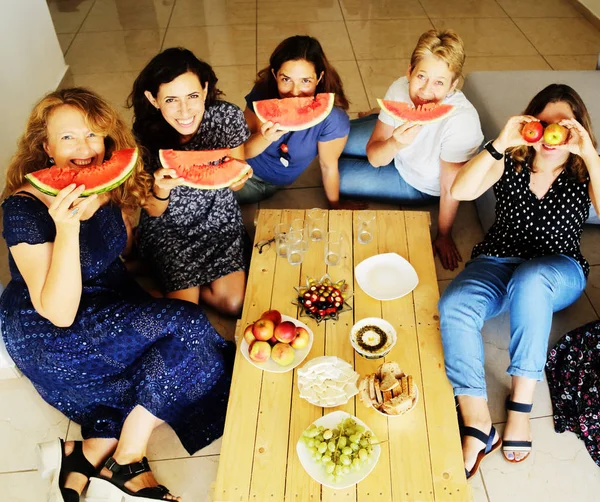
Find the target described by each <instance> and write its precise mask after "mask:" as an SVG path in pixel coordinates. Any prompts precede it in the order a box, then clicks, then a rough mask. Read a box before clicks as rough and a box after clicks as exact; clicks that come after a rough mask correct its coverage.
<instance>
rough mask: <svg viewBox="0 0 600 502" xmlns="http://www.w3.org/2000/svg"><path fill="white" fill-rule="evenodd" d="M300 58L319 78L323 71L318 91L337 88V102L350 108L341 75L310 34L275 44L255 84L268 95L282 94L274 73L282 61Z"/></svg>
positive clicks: (342, 106)
mask: <svg viewBox="0 0 600 502" xmlns="http://www.w3.org/2000/svg"><path fill="white" fill-rule="evenodd" d="M300 59H304V60H305V61H308V62H309V63H312V64H313V66H314V67H315V73H316V74H317V78H318V77H319V75H320V74H321V72H323V78H322V79H321V80H320V81H319V83H318V84H317V90H316V92H317V93H319V92H335V106H338V107H339V108H342V109H343V110H347V109H348V108H349V106H350V104H349V102H348V99H347V98H346V95H345V94H344V86H343V85H342V79H341V78H340V76H339V75H338V72H337V71H335V68H334V67H333V66H331V64H330V63H329V61H328V60H327V57H326V56H325V53H324V52H323V48H322V47H321V44H320V43H319V41H318V40H317V39H316V38H313V37H309V36H308V35H295V36H293V37H289V38H286V39H285V40H284V41H283V42H281V43H280V44H279V45H278V46H277V47H276V48H275V50H274V51H273V54H271V57H270V59H269V66H267V67H266V68H263V69H262V70H260V71H259V72H258V76H257V78H256V82H255V85H256V88H257V89H258V90H259V91H261V92H263V93H264V94H266V95H267V96H272V97H276V96H279V93H278V90H277V81H276V80H275V77H274V76H273V73H274V74H275V75H277V72H278V71H279V69H280V68H281V66H282V65H283V63H286V62H287V61H298V60H300Z"/></svg>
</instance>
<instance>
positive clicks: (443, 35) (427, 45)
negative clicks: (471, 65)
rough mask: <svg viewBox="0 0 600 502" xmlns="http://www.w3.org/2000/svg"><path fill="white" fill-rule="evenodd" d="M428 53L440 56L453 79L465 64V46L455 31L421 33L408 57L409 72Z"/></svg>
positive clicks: (459, 73) (458, 75) (458, 74)
mask: <svg viewBox="0 0 600 502" xmlns="http://www.w3.org/2000/svg"><path fill="white" fill-rule="evenodd" d="M429 54H432V55H434V56H436V57H438V58H440V59H441V60H442V61H444V62H445V63H446V64H447V65H448V68H449V69H450V71H451V72H452V74H453V75H454V80H456V79H457V78H459V77H460V76H461V74H462V69H463V65H464V64H465V46H464V44H463V41H462V39H461V38H460V37H459V36H458V34H457V33H456V32H455V31H452V30H444V31H438V30H429V31H426V32H425V33H423V34H422V35H421V37H420V38H419V41H418V42H417V46H416V47H415V50H414V51H413V53H412V56H411V57H410V71H411V73H412V71H413V70H414V69H415V67H416V66H417V65H418V64H419V62H420V61H421V60H422V59H423V58H424V57H425V56H428V55H429Z"/></svg>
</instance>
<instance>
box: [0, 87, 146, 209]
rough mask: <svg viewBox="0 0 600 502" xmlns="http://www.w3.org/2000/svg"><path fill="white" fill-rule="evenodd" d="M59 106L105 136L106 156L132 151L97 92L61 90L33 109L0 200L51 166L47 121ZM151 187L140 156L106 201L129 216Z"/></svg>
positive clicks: (121, 124)
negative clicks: (80, 116)
mask: <svg viewBox="0 0 600 502" xmlns="http://www.w3.org/2000/svg"><path fill="white" fill-rule="evenodd" d="M61 106H71V107H73V108H75V109H77V110H79V111H80V112H81V113H82V114H83V115H84V117H85V120H86V123H87V124H88V126H89V127H90V129H92V130H93V131H95V132H97V133H100V134H102V135H104V136H105V138H104V146H105V149H106V153H105V157H106V158H109V157H110V156H111V155H112V153H113V152H115V151H117V150H122V149H124V148H135V147H136V143H135V139H134V137H133V134H132V133H131V132H130V130H129V128H128V127H127V126H126V124H125V122H123V120H122V119H121V118H120V117H119V114H118V113H117V112H116V110H115V109H114V108H113V107H112V106H110V105H109V104H108V103H107V102H106V101H105V100H104V99H102V98H101V97H100V96H98V95H97V94H96V93H94V92H92V91H90V90H88V89H84V88H81V87H74V88H70V89H62V90H59V91H54V92H51V93H49V94H47V95H46V96H44V97H43V98H42V99H41V100H40V101H39V102H38V103H37V104H36V105H35V106H34V107H33V110H32V112H31V115H30V116H29V120H28V121H27V125H26V126H25V133H24V134H23V136H21V138H20V139H19V143H18V147H17V152H16V153H15V155H14V156H13V158H12V160H11V162H10V164H9V165H8V168H7V171H6V186H5V187H4V191H3V192H2V196H1V198H2V199H3V200H4V199H6V198H7V197H9V196H10V195H12V194H13V193H14V192H15V191H16V190H17V189H18V188H20V187H21V186H23V185H24V184H25V181H26V180H25V175H26V174H29V173H31V172H34V171H37V170H39V169H43V168H45V167H48V166H49V165H50V158H49V157H48V154H47V153H46V151H45V150H44V144H45V143H46V142H47V140H48V129H47V125H48V118H49V117H50V114H51V113H52V112H53V111H54V110H56V109H57V108H59V107H61ZM149 187H150V175H149V174H147V173H146V171H145V170H144V166H143V163H142V161H141V155H140V156H139V157H138V161H137V164H136V166H135V168H134V171H133V175H132V176H130V177H129V178H128V179H127V180H126V181H125V183H123V184H122V185H121V186H119V187H117V188H115V189H114V190H112V191H111V192H109V193H108V197H109V200H110V201H111V202H113V203H114V204H116V205H118V206H119V207H120V208H121V209H123V210H124V211H125V212H126V213H127V214H128V215H129V216H131V215H133V213H135V211H136V210H137V209H139V207H140V206H141V205H143V204H144V202H145V201H146V197H147V195H148V189H149Z"/></svg>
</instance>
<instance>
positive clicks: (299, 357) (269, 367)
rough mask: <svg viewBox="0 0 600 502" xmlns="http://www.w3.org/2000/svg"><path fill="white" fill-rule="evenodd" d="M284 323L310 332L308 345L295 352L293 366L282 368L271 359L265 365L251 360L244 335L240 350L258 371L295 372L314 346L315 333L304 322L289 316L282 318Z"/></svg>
mask: <svg viewBox="0 0 600 502" xmlns="http://www.w3.org/2000/svg"><path fill="white" fill-rule="evenodd" d="M283 321H292V322H293V323H294V324H295V325H296V326H301V327H302V328H304V329H305V330H306V331H308V336H309V340H308V345H307V346H306V347H304V348H303V349H297V350H295V355H294V360H293V361H292V364H288V365H287V366H281V365H280V364H277V363H276V362H275V361H273V359H271V358H269V360H268V361H265V362H264V363H257V362H256V361H253V360H252V359H250V356H249V355H248V347H249V345H248V342H247V341H246V340H245V338H244V336H243V335H242V337H241V340H240V350H241V351H242V355H243V356H244V357H245V358H246V361H248V362H249V363H250V364H251V365H252V366H256V367H257V368H258V369H260V370H264V371H268V372H270V373H285V372H287V371H291V370H293V369H294V368H295V367H296V366H298V365H299V364H301V363H302V361H304V359H306V356H307V355H308V353H309V352H310V349H311V347H312V344H313V339H314V336H313V332H312V331H311V330H310V328H309V327H308V326H307V325H306V324H304V323H303V322H302V321H299V320H298V319H294V318H293V317H290V316H288V315H282V316H281V322H283Z"/></svg>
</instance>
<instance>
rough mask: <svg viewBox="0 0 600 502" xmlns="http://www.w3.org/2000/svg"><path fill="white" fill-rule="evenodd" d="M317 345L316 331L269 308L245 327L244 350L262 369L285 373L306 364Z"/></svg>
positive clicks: (241, 344)
mask: <svg viewBox="0 0 600 502" xmlns="http://www.w3.org/2000/svg"><path fill="white" fill-rule="evenodd" d="M312 344H313V332H312V331H311V330H310V328H309V327H308V326H307V325H306V324H304V323H303V322H302V321H298V320H297V319H294V318H293V317H290V316H287V315H282V314H281V313H280V312H279V311H278V310H267V311H266V312H263V314H262V315H261V316H260V318H259V319H257V320H256V321H254V322H253V323H252V324H249V325H248V326H246V328H245V329H244V335H243V337H242V339H241V341H240V344H239V346H240V350H241V351H242V355H243V356H244V358H245V359H246V360H247V361H248V362H249V363H250V364H252V365H253V366H256V367H257V368H258V369H261V370H264V371H269V372H271V373H285V372H286V371H291V370H293V369H294V368H295V367H296V366H298V365H299V364H301V363H302V361H304V359H305V358H306V356H307V355H308V353H309V352H310V349H311V347H312Z"/></svg>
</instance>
